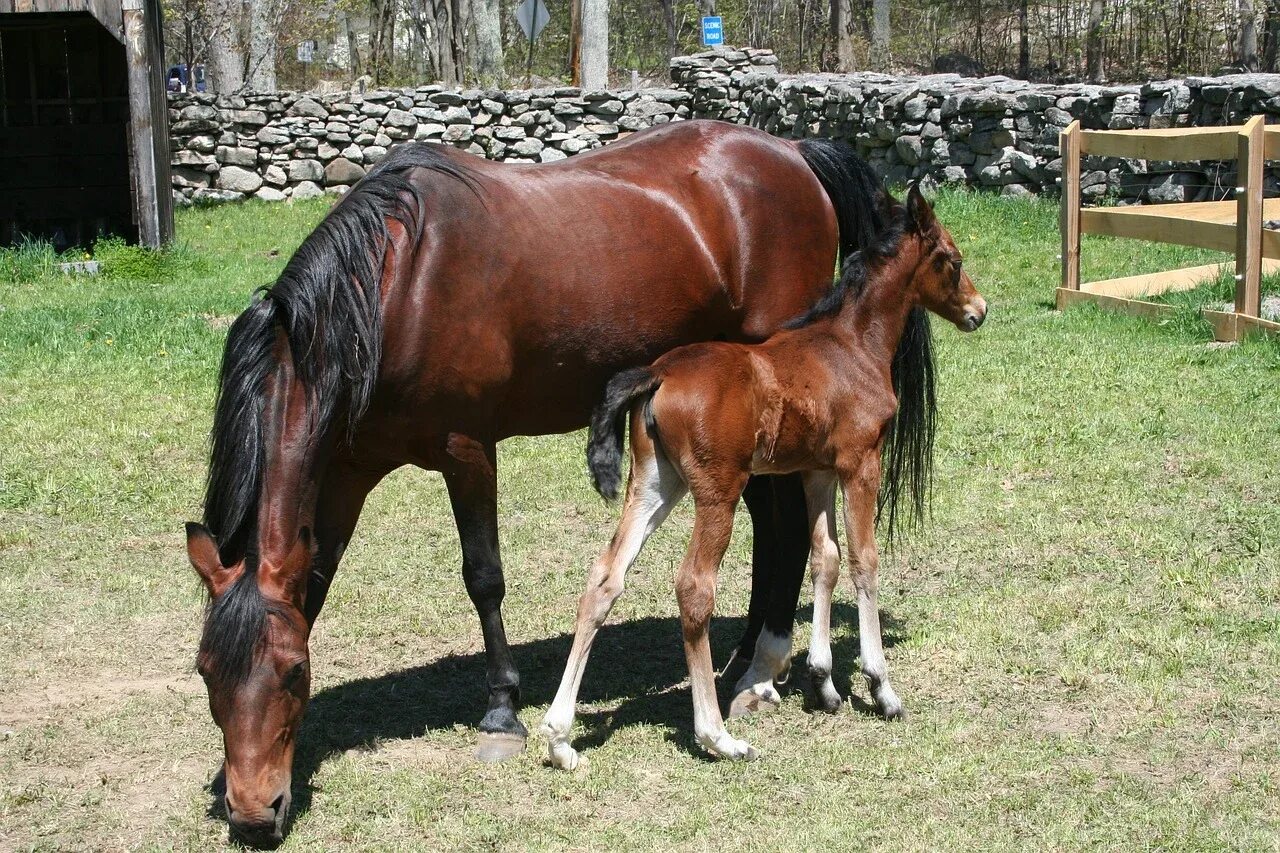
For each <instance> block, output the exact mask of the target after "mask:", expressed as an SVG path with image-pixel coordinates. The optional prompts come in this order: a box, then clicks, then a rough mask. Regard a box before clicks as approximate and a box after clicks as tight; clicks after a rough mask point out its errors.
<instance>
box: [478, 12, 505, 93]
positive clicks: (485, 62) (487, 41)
mask: <svg viewBox="0 0 1280 853" xmlns="http://www.w3.org/2000/svg"><path fill="white" fill-rule="evenodd" d="M499 6H500V4H499V2H498V0H474V2H473V3H472V4H471V11H472V14H473V15H474V16H475V22H476V51H475V73H476V76H477V77H478V78H479V79H480V82H481V83H484V84H486V85H495V84H497V83H498V82H499V81H500V80H501V78H502V74H503V67H502V23H501V20H500V18H499V17H498V16H499Z"/></svg>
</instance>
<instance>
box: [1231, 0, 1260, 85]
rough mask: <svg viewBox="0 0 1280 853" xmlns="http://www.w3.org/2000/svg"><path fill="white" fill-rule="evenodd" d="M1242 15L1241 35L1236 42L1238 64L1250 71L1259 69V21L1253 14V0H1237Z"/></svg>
mask: <svg viewBox="0 0 1280 853" xmlns="http://www.w3.org/2000/svg"><path fill="white" fill-rule="evenodd" d="M1236 8H1237V10H1238V11H1239V13H1240V35H1239V38H1238V39H1237V40H1236V64H1237V65H1239V66H1241V67H1242V68H1246V69H1248V70H1249V71H1255V70H1257V68H1258V21H1257V18H1256V17H1255V16H1254V13H1253V0H1237V6H1236Z"/></svg>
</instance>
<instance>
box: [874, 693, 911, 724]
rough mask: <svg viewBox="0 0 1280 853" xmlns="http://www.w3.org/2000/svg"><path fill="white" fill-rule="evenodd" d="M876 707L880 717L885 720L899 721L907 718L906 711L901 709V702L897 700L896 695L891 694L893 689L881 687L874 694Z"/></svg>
mask: <svg viewBox="0 0 1280 853" xmlns="http://www.w3.org/2000/svg"><path fill="white" fill-rule="evenodd" d="M875 700H876V707H877V708H879V709H880V713H881V715H882V716H883V717H884V718H885V719H886V720H901V719H904V718H905V717H906V716H907V709H906V708H904V707H903V705H902V700H901V699H899V698H898V694H897V693H894V692H893V688H892V687H889V686H888V685H883V686H881V688H880V689H879V690H877V691H876V693H875Z"/></svg>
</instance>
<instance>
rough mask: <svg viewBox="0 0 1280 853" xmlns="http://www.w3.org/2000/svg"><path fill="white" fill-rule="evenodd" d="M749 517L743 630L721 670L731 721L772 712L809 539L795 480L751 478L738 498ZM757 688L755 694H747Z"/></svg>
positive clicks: (797, 478) (784, 669) (784, 671)
mask: <svg viewBox="0 0 1280 853" xmlns="http://www.w3.org/2000/svg"><path fill="white" fill-rule="evenodd" d="M742 499H743V502H744V503H745V504H746V505H747V510H748V511H749V512H750V513H751V535H752V555H751V556H752V561H751V565H752V571H751V605H750V608H749V609H748V612H747V630H746V632H745V633H744V634H743V637H742V642H741V643H740V644H739V646H738V648H737V649H735V650H734V657H733V659H732V660H731V661H730V662H729V664H728V665H726V666H725V670H724V674H723V677H724V678H725V680H732V681H734V682H735V684H734V691H733V692H734V694H735V698H734V701H733V705H732V708H731V710H730V712H729V715H730V716H731V717H736V716H740V715H743V714H749V713H753V712H755V711H759V710H763V709H768V708H773V707H776V706H777V704H778V703H779V702H780V701H781V698H780V697H779V696H778V693H777V690H775V689H774V687H773V682H775V681H777V682H784V681H786V679H787V672H788V668H789V667H790V664H791V636H792V629H793V627H794V625H795V613H796V604H797V602H798V601H799V598H800V587H801V585H802V582H803V580H804V564H805V557H806V556H807V555H808V553H809V533H808V526H807V514H806V511H805V497H804V488H803V484H802V482H801V479H800V475H799V474H784V475H769V476H759V475H758V476H754V477H752V478H751V480H750V481H748V483H747V488H746V489H745V490H744V491H743V494H742ZM755 685H760V689H759V690H752V689H751V688H752V687H753V686H755Z"/></svg>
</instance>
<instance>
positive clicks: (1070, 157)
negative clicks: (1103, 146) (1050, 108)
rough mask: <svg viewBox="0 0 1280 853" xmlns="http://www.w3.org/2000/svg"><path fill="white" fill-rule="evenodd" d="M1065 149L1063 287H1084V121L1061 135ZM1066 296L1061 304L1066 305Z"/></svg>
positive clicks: (1061, 216) (1061, 218)
mask: <svg viewBox="0 0 1280 853" xmlns="http://www.w3.org/2000/svg"><path fill="white" fill-rule="evenodd" d="M1058 146H1059V150H1060V151H1061V153H1062V178H1061V180H1062V202H1061V203H1062V208H1061V210H1060V211H1059V214H1058V216H1059V218H1058V230H1059V231H1061V232H1062V287H1063V289H1065V290H1079V289H1080V122H1078V121H1073V122H1071V124H1069V125H1067V126H1066V127H1065V128H1064V129H1063V131H1062V133H1061V134H1060V135H1059V136H1058ZM1062 303H1063V298H1062V296H1059V297H1058V307H1059V308H1062V307H1064V306H1063V304H1062Z"/></svg>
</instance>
